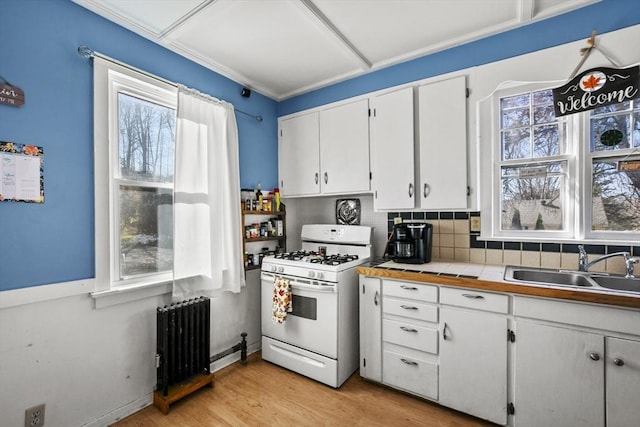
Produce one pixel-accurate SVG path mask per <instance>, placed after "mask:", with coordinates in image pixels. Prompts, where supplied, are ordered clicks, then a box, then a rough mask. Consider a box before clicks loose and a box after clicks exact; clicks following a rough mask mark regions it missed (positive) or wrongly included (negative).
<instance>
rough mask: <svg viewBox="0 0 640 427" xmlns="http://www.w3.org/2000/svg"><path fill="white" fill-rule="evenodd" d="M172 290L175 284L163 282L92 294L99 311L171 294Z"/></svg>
mask: <svg viewBox="0 0 640 427" xmlns="http://www.w3.org/2000/svg"><path fill="white" fill-rule="evenodd" d="M172 290H173V282H171V281H162V282H156V283H145V284H140V285H137V286H126V287H119V288H112V289H109V290H106V291H98V292H93V293H91V297H92V298H93V301H94V306H95V308H96V309H98V308H104V307H110V306H113V305H117V304H124V303H127V302H131V301H137V300H141V299H146V298H152V297H156V296H159V295H165V294H170V293H171V291H172Z"/></svg>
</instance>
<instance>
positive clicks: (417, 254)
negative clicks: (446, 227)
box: [384, 222, 433, 264]
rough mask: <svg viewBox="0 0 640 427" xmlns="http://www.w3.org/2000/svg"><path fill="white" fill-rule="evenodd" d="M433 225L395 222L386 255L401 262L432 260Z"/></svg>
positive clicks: (421, 262) (425, 261) (410, 262)
mask: <svg viewBox="0 0 640 427" xmlns="http://www.w3.org/2000/svg"><path fill="white" fill-rule="evenodd" d="M432 238H433V225H431V224H426V223H415V222H405V223H400V224H395V225H394V226H393V230H392V232H391V235H390V236H389V240H388V241H387V245H386V248H385V253H384V257H385V259H390V260H392V261H395V262H399V263H406V264H424V263H428V262H431V242H432Z"/></svg>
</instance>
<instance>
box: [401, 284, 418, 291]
mask: <svg viewBox="0 0 640 427" xmlns="http://www.w3.org/2000/svg"><path fill="white" fill-rule="evenodd" d="M400 288H402V289H405V290H407V291H417V290H418V288H416V287H415V286H407V285H400Z"/></svg>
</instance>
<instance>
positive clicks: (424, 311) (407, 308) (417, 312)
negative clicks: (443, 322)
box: [382, 298, 438, 323]
mask: <svg viewBox="0 0 640 427" xmlns="http://www.w3.org/2000/svg"><path fill="white" fill-rule="evenodd" d="M382 309H383V311H384V312H385V313H386V314H394V315H396V316H403V317H408V318H411V319H416V320H424V321H425V322H432V323H437V322H438V307H436V306H435V305H430V304H423V303H420V302H415V301H402V300H397V299H393V298H383V300H382Z"/></svg>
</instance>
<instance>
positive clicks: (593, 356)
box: [589, 353, 600, 362]
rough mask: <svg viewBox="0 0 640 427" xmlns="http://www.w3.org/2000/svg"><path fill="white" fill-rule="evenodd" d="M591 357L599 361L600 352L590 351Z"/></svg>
mask: <svg viewBox="0 0 640 427" xmlns="http://www.w3.org/2000/svg"><path fill="white" fill-rule="evenodd" d="M589 358H590V359H591V360H593V361H596V362H597V361H598V360H600V355H599V354H598V353H589Z"/></svg>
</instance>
